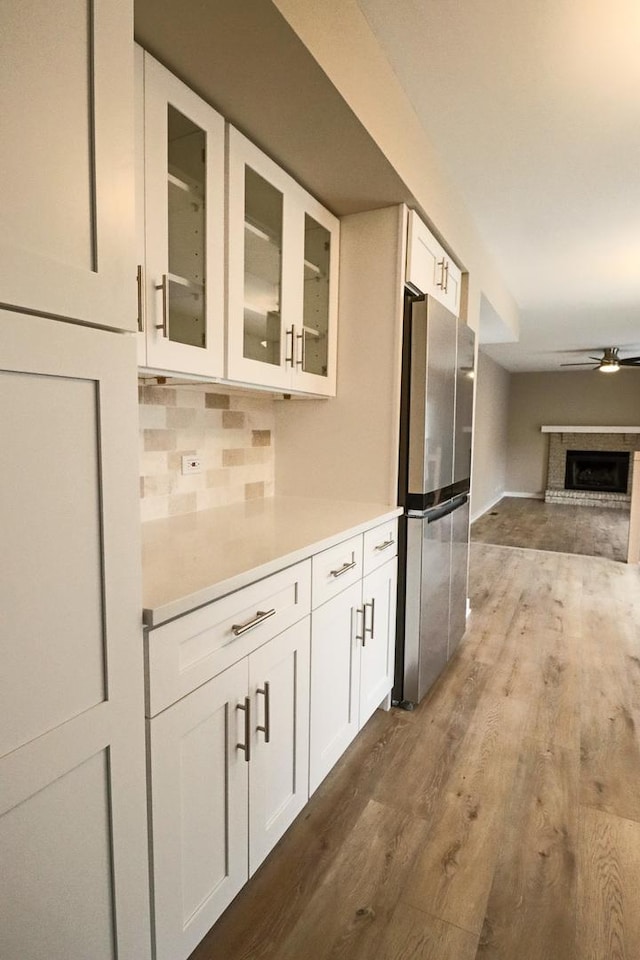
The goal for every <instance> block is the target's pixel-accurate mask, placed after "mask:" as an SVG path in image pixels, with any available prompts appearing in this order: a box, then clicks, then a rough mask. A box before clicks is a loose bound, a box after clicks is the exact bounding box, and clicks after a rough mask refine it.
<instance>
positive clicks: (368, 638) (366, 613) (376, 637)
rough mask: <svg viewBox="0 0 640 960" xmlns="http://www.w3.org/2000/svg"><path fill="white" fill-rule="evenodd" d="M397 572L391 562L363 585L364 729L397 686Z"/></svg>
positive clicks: (361, 686) (362, 685)
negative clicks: (393, 687)
mask: <svg viewBox="0 0 640 960" xmlns="http://www.w3.org/2000/svg"><path fill="white" fill-rule="evenodd" d="M397 571H398V563H397V560H396V559H393V560H388V561H387V562H386V563H385V564H383V565H382V566H381V567H378V569H377V570H374V571H373V573H370V574H369V575H368V576H366V577H365V578H364V580H363V582H362V609H363V626H362V632H361V637H362V640H361V644H362V649H361V651H360V709H359V726H360V727H362V726H363V725H364V724H365V723H366V722H367V720H368V719H369V717H370V716H371V715H372V713H373V712H374V710H376V709H377V708H378V707H379V706H380V704H381V703H382V701H383V700H384V698H385V697H386V696H387V694H388V693H389V691H390V690H391V688H392V686H393V668H394V653H395V628H396V590H397Z"/></svg>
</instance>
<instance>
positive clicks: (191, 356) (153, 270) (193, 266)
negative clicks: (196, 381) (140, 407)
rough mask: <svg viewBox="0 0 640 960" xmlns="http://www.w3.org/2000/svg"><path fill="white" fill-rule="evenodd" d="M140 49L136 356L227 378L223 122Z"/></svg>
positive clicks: (145, 362) (159, 365)
mask: <svg viewBox="0 0 640 960" xmlns="http://www.w3.org/2000/svg"><path fill="white" fill-rule="evenodd" d="M136 55H137V56H138V63H137V77H138V88H139V89H138V95H139V97H141V98H142V101H141V102H142V108H141V109H139V111H138V124H137V127H138V136H137V144H138V164H137V170H138V177H137V180H138V191H139V193H138V208H137V219H138V237H139V245H141V244H142V242H143V243H144V253H143V254H142V247H141V254H140V260H141V265H144V267H143V269H140V268H139V328H140V349H139V361H140V363H141V365H142V366H145V367H149V368H152V369H156V370H166V371H168V372H176V373H186V374H196V375H203V376H211V377H222V376H223V375H224V120H223V118H222V117H221V116H220V115H219V114H218V113H216V111H215V110H213V108H212V107H210V106H209V105H208V104H207V103H205V102H204V101H203V100H201V99H200V97H198V96H196V94H195V93H193V91H192V90H190V89H189V88H188V87H186V86H185V85H184V84H183V83H182V82H181V81H180V80H178V79H177V78H176V77H174V76H173V74H171V73H169V71H168V70H166V69H165V68H164V67H162V66H161V65H160V64H159V63H158V62H157V61H156V60H154V59H153V58H152V57H151V56H149V54H147V53H145V52H143V51H142V50H141V49H140V48H137V50H136ZM140 85H142V90H140ZM141 178H142V179H143V184H142V185H141V184H140V180H141ZM141 196H143V197H144V206H143V209H142V210H141V208H140V197H141Z"/></svg>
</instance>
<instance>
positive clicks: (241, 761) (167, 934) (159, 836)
mask: <svg viewBox="0 0 640 960" xmlns="http://www.w3.org/2000/svg"><path fill="white" fill-rule="evenodd" d="M246 697H247V665H246V661H240V662H239V663H236V664H234V666H232V667H229V669H228V670H226V671H225V672H224V673H222V674H220V675H219V676H218V677H215V678H213V679H212V680H209V681H208V682H207V683H206V684H204V685H203V686H202V687H199V688H198V689H197V690H195V691H194V692H193V693H191V694H190V695H189V696H188V697H184V698H183V699H182V700H180V701H178V703H176V704H174V705H173V706H172V707H170V708H169V709H168V710H165V711H164V713H161V714H159V715H158V716H157V717H155V718H154V719H153V720H150V721H149V722H148V724H149V753H150V763H151V825H152V839H153V857H152V869H153V897H154V918H155V919H154V925H155V930H154V939H155V957H156V960H180V958H183V957H187V956H188V955H189V954H190V953H191V952H192V950H193V949H194V948H195V947H196V946H197V944H198V943H199V942H200V940H201V939H202V938H203V937H204V935H205V933H206V932H207V931H208V930H209V928H210V927H211V926H212V924H213V923H215V921H216V920H217V918H218V917H219V916H220V914H221V913H222V911H223V910H224V909H225V907H227V906H228V905H229V904H230V903H231V901H232V900H233V898H234V897H235V895H236V894H237V893H238V891H239V890H240V889H241V887H242V886H243V884H244V883H245V882H246V880H247V876H248V849H249V830H248V815H249V808H248V802H247V798H248V784H249V764H248V763H247V762H245V755H244V752H243V751H241V750H239V749H238V746H237V744H239V743H240V744H244V743H245V720H246V717H247V714H246V711H241V710H240V709H239V706H240V705H242V706H243V707H244V706H245V703H246V701H245V698H246ZM249 740H251V734H250V733H249Z"/></svg>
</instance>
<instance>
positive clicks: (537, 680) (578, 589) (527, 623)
mask: <svg viewBox="0 0 640 960" xmlns="http://www.w3.org/2000/svg"><path fill="white" fill-rule="evenodd" d="M471 552H472V565H471V571H472V578H471V594H472V613H471V616H470V618H469V625H468V630H467V635H466V639H465V640H464V642H463V644H462V645H461V647H460V648H459V650H458V652H457V654H456V656H455V657H454V658H453V660H452V661H451V663H450V664H449V666H448V668H447V670H446V671H445V673H444V674H443V676H442V677H441V678H440V680H439V681H438V683H437V684H436V685H435V687H434V688H433V689H432V690H431V692H430V694H429V696H428V697H427V698H426V699H425V700H424V701H423V703H422V704H420V706H419V707H418V708H417V709H416V710H415V711H414V712H413V713H404V712H402V711H399V710H391V711H390V712H389V713H383V712H382V711H377V712H376V714H375V715H374V716H373V718H372V719H371V721H370V722H369V724H368V725H367V727H366V728H365V730H364V731H363V733H362V734H361V735H360V736H359V737H358V738H357V739H356V741H355V742H354V744H353V745H352V746H351V748H350V749H349V751H348V752H347V754H346V755H345V756H344V757H343V759H342V760H341V761H340V762H339V764H338V765H337V767H336V768H335V769H334V770H333V771H332V773H331V774H330V775H329V776H328V777H327V779H326V780H325V781H324V783H323V784H322V785H321V786H320V788H319V789H318V790H317V792H316V794H315V795H314V797H313V798H312V799H311V801H310V802H309V804H308V806H307V807H306V808H305V810H304V811H303V813H302V814H301V815H300V817H299V818H298V820H297V821H296V823H295V824H294V826H293V827H292V829H291V830H290V831H289V832H288V833H287V834H286V835H285V837H284V838H283V840H282V841H281V842H280V844H279V845H278V846H277V847H276V849H275V851H274V852H273V853H272V855H271V856H270V857H269V858H268V859H267V861H266V862H265V863H264V864H263V866H262V867H261V869H260V870H259V871H258V873H257V874H256V876H255V877H254V878H253V879H252V880H251V881H250V882H249V884H248V885H247V886H246V887H245V889H244V890H243V891H242V892H241V893H240V895H239V896H238V897H237V899H236V900H235V901H234V903H233V904H232V906H231V907H230V908H229V910H228V911H227V912H226V913H225V914H224V916H223V917H222V918H221V920H220V921H219V922H218V924H216V926H215V927H214V928H213V930H212V931H211V932H210V933H209V934H208V936H207V937H206V938H205V940H204V941H203V942H202V943H201V944H200V946H199V947H198V948H197V949H196V951H195V952H194V953H193V954H192V958H191V960H488V958H491V960H516V958H518V960H638V958H640V911H639V910H638V895H639V891H640V735H639V733H638V730H639V729H640V727H639V724H640V570H639V569H638V568H637V567H633V566H627V565H623V564H619V563H615V562H612V561H611V560H608V559H602V558H596V557H583V556H571V555H568V554H566V553H563V554H555V553H545V552H538V551H532V550H526V549H506V548H504V547H501V546H491V545H483V544H478V543H474V544H472V547H471Z"/></svg>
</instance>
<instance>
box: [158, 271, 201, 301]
mask: <svg viewBox="0 0 640 960" xmlns="http://www.w3.org/2000/svg"><path fill="white" fill-rule="evenodd" d="M167 280H168V281H169V283H174V284H175V285H176V286H177V287H179V288H181V289H179V290H173V291H172V296H177V297H189V296H191V297H201V296H202V295H203V294H204V283H198V281H197V280H187V278H186V277H180V276H178V274H176V273H168V274H167Z"/></svg>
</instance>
